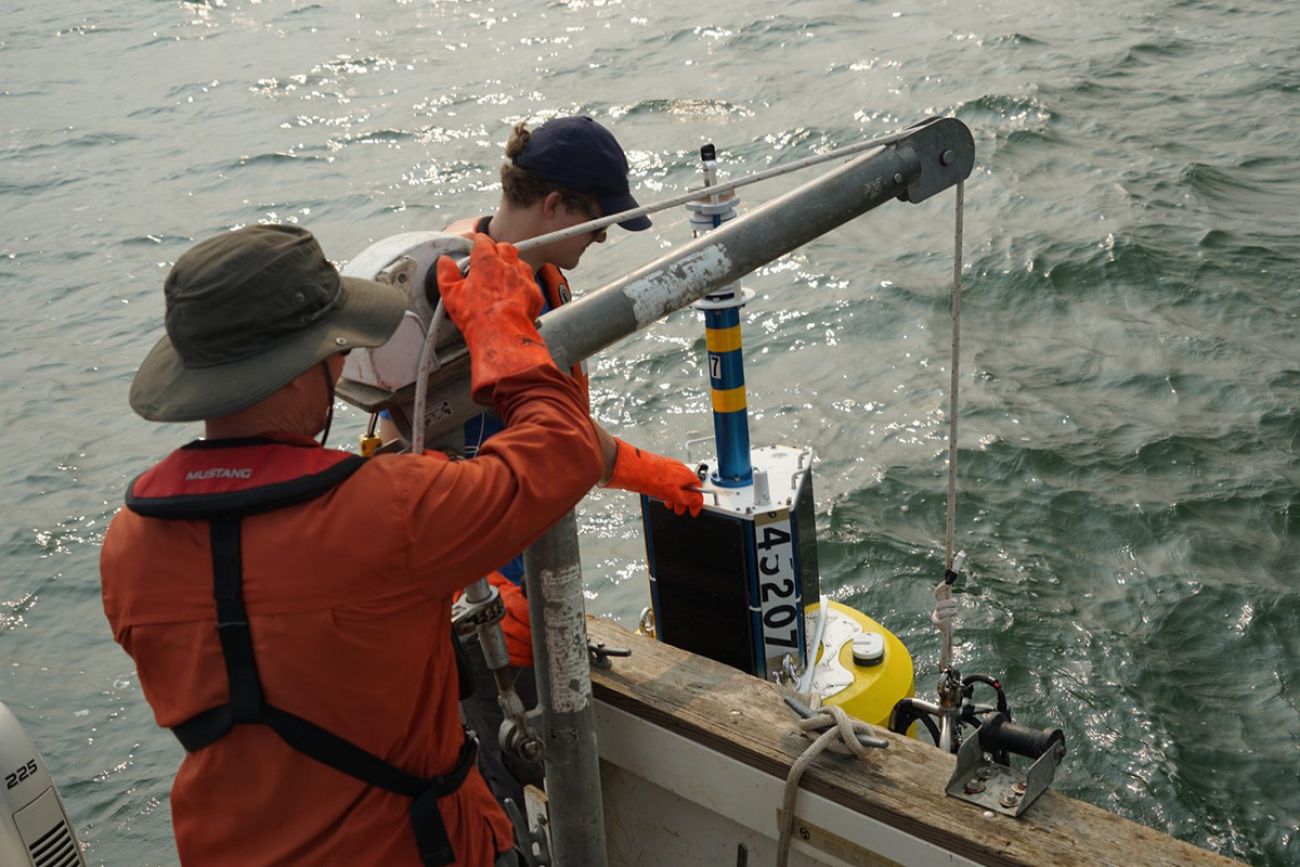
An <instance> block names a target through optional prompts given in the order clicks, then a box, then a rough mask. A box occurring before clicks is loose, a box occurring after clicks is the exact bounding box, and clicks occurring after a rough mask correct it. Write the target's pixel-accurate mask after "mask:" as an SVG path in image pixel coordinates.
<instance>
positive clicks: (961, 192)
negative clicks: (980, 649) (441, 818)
mask: <svg viewBox="0 0 1300 867" xmlns="http://www.w3.org/2000/svg"><path fill="white" fill-rule="evenodd" d="M964 207H965V184H964V182H962V181H958V182H957V207H956V211H957V218H956V220H957V222H956V227H955V228H954V230H953V256H952V260H953V261H952V360H951V362H950V363H949V365H948V367H949V369H950V378H949V381H948V508H947V514H946V516H945V517H946V520H945V524H946V526H945V528H944V546H943V565H944V571H945V574H944V580H943V581H940V582H939V585H938V586H937V587H935V588H934V613H932V614H931V615H930V622H931V623H933V624H934V627H935V629H938V630H939V670H940V671H947V670H948V669H949V668H951V667H952V619H953V617H954V616H955V615H956V613H957V600H955V599H953V598H952V586H951V585H950V584H949V583H948V574H947V573H950V572H954V571H960V569H961V565H960V563H959V562H957V561H958V559H959V558H961V557H962V556H963V555H960V554H958V555H954V554H953V528H954V526H955V525H956V523H957V390H958V384H959V376H960V371H961V268H962V262H961V230H962V225H961V223H962V211H963V210H964Z"/></svg>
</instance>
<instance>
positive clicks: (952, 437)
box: [943, 181, 965, 569]
mask: <svg viewBox="0 0 1300 867" xmlns="http://www.w3.org/2000/svg"><path fill="white" fill-rule="evenodd" d="M964 199H965V182H963V181H958V182H957V208H956V210H957V225H956V229H955V231H954V232H953V257H952V259H953V262H952V363H951V365H950V367H951V376H950V378H949V384H948V516H947V524H948V527H947V534H946V539H945V543H944V551H943V553H944V558H943V567H944V568H945V569H951V568H952V558H953V550H952V548H953V545H952V535H953V525H954V524H955V523H956V512H957V387H958V384H959V380H958V373H959V371H960V369H961V218H962V210H963V208H964Z"/></svg>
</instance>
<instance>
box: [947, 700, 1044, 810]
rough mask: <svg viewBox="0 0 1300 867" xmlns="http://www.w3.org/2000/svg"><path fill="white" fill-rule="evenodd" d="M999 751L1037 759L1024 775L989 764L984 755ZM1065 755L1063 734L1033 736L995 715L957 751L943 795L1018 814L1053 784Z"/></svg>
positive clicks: (999, 715)
mask: <svg viewBox="0 0 1300 867" xmlns="http://www.w3.org/2000/svg"><path fill="white" fill-rule="evenodd" d="M998 749H1003V750H1008V751H1010V752H1013V753H1016V754H1017V755H1022V756H1029V757H1031V758H1034V759H1035V761H1034V763H1033V764H1032V765H1031V766H1030V767H1029V770H1028V771H1026V772H1025V773H1023V774H1022V773H1020V771H1017V770H1016V769H1015V768H1012V767H1010V766H1009V765H1002V764H999V763H997V762H994V761H992V760H990V759H989V758H988V756H987V755H986V753H985V751H986V750H987V751H990V752H992V751H994V750H998ZM1064 757H1065V735H1064V734H1063V733H1062V732H1061V730H1060V729H1044V730H1043V731H1041V732H1035V731H1032V730H1030V729H1026V728H1024V727H1022V726H1018V725H1016V724H1015V723H1012V722H1010V721H1009V720H1007V718H1006V717H1005V716H1004V715H1003V714H1000V713H999V714H995V715H994V716H993V718H992V719H990V720H988V721H987V722H985V723H984V724H983V725H982V726H980V730H979V733H978V734H977V735H976V736H975V737H971V738H967V739H966V741H965V742H964V743H963V744H962V745H961V749H960V750H958V751H957V767H956V769H955V770H953V773H952V779H950V780H948V785H947V787H946V789H945V791H947V793H948V794H949V795H952V796H953V797H954V798H960V799H961V800H963V801H969V802H970V803H972V804H976V805H978V806H980V807H983V808H985V809H987V810H992V811H994V812H995V813H1001V814H1003V815H1004V816H1019V815H1020V814H1021V813H1023V812H1025V810H1026V809H1028V807H1029V805H1030V804H1032V803H1033V802H1034V801H1036V800H1037V799H1038V796H1039V795H1041V794H1042V793H1043V792H1044V791H1046V790H1047V787H1048V786H1050V785H1051V784H1052V777H1053V776H1055V775H1056V766H1057V765H1059V764H1060V763H1061V759H1063V758H1064Z"/></svg>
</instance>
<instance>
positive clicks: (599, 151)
mask: <svg viewBox="0 0 1300 867" xmlns="http://www.w3.org/2000/svg"><path fill="white" fill-rule="evenodd" d="M514 164H515V165H516V166H518V167H519V168H521V169H523V170H524V171H526V172H529V173H530V174H534V175H537V176H538V177H539V178H541V179H542V180H546V181H550V182H551V183H553V184H558V185H560V186H562V187H567V188H568V189H570V190H573V191H574V192H575V193H584V194H586V195H589V196H594V197H595V199H596V201H598V202H600V207H601V209H602V210H604V212H605V215H606V216H609V215H610V214H617V213H619V212H620V211H630V210H632V209H633V208H639V207H640V205H638V204H637V202H636V199H634V198H632V194H631V193H630V192H629V191H628V187H627V157H626V156H624V155H623V149H622V148H621V147H619V145H618V140H617V139H615V138H614V135H613V133H611V132H610V131H609V130H607V129H605V128H604V127H603V126H601V125H600V124H598V123H596V122H595V121H594V120H592V119H591V118H589V117H557V118H555V119H554V120H548V121H547V122H546V123H544V124H542V125H541V126H539V127H538V128H537V129H535V130H533V131H532V133H531V135H530V136H529V138H528V143H527V144H525V145H524V149H523V152H522V153H520V154H519V156H517V157H515V158H514ZM619 225H620V226H622V227H623V228H624V229H627V230H628V231H629V232H640V231H641V230H642V229H648V228H650V218H649V217H645V216H642V217H633V218H632V219H630V220H625V221H623V222H622V223H619Z"/></svg>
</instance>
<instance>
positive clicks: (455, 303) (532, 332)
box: [437, 234, 554, 403]
mask: <svg viewBox="0 0 1300 867" xmlns="http://www.w3.org/2000/svg"><path fill="white" fill-rule="evenodd" d="M437 276H438V291H439V293H440V294H441V295H442V304H443V307H444V308H445V309H446V311H447V315H448V316H450V317H451V321H452V322H454V323H456V327H457V328H459V329H460V333H461V336H462V337H464V338H465V346H466V347H467V348H468V349H469V362H470V393H471V394H472V395H473V396H474V400H476V401H478V402H479V403H489V402H490V400H491V397H492V391H493V389H494V388H495V386H496V384H497V382H499V381H500V380H502V379H504V378H505V377H507V376H510V375H511V374H513V373H519V372H520V371H523V370H527V369H528V368H530V367H537V366H538V365H545V364H549V365H551V366H554V362H552V361H551V353H550V352H548V351H547V349H546V344H545V343H543V342H542V337H541V335H540V334H538V333H537V327H536V326H535V325H534V324H533V321H534V320H535V319H537V315H538V314H539V313H540V312H541V310H542V295H541V292H539V291H538V290H537V282H536V281H535V280H534V279H533V272H532V269H530V268H529V267H528V266H527V265H526V264H524V263H523V262H520V261H519V253H518V252H517V251H516V250H515V248H514V247H512V246H510V245H509V244H505V243H501V244H497V243H495V242H493V240H492V239H491V238H489V237H488V236H487V235H483V234H479V235H475V236H474V248H473V250H472V251H471V252H470V256H469V274H468V275H466V276H461V273H460V269H459V268H457V267H456V263H455V262H454V261H453V260H452V259H451V257H450V256H443V257H442V258H440V259H439V260H438V270H437Z"/></svg>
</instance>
